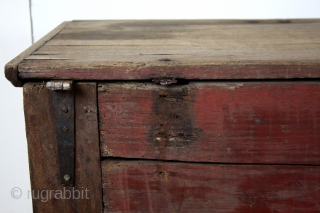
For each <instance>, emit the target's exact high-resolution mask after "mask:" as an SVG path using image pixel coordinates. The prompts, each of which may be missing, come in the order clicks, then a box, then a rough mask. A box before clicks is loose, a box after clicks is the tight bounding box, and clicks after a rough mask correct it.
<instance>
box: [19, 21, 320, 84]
mask: <svg viewBox="0 0 320 213" xmlns="http://www.w3.org/2000/svg"><path fill="white" fill-rule="evenodd" d="M283 22H285V21H282V22H278V21H276V20H269V21H260V22H258V23H256V22H250V21H249V22H248V21H244V20H243V21H242V20H229V21H228V20H222V21H221V20H220V21H219V20H193V21H192V20H184V21H182V20H180V21H173V20H171V21H170V20H167V21H73V22H71V23H69V24H68V25H67V26H66V27H65V28H64V29H63V30H61V31H60V32H59V33H58V34H57V35H56V36H55V37H54V38H53V39H51V40H50V41H48V42H47V43H46V44H45V45H43V46H42V47H41V48H39V49H37V50H36V51H34V52H33V53H32V54H31V55H29V56H28V57H27V58H26V59H25V60H23V61H22V62H21V63H20V64H19V68H18V71H19V76H20V77H21V78H22V79H27V78H43V79H78V80H79V79H97V80H112V79H116V80H124V79H150V78H154V77H164V76H169V77H176V78H188V79H264V78H269V79H270V78H272V79H277V78H318V77H320V21H319V20H292V21H288V22H286V23H283Z"/></svg>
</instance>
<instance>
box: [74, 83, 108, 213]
mask: <svg viewBox="0 0 320 213" xmlns="http://www.w3.org/2000/svg"><path fill="white" fill-rule="evenodd" d="M96 88H97V85H96V83H93V82H92V83H90V82H85V83H84V82H82V83H76V84H75V90H76V93H75V103H76V105H75V125H76V178H77V179H76V182H75V188H77V189H82V190H88V196H87V197H85V198H83V199H78V200H77V201H78V208H79V212H95V213H101V212H102V206H103V203H102V186H101V165H100V149H99V129H98V115H97V112H98V109H97V91H96ZM87 198H88V199H87Z"/></svg>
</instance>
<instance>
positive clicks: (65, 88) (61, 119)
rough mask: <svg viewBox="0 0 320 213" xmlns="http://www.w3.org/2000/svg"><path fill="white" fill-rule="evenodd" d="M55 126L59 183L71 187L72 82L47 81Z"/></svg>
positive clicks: (72, 160) (73, 147)
mask: <svg viewBox="0 0 320 213" xmlns="http://www.w3.org/2000/svg"><path fill="white" fill-rule="evenodd" d="M46 88H47V89H49V90H52V93H51V95H52V107H53V111H54V119H55V126H56V135H57V143H58V155H59V164H60V182H61V184H63V185H73V184H74V179H75V125H74V122H75V121H74V90H73V87H72V81H49V82H47V83H46Z"/></svg>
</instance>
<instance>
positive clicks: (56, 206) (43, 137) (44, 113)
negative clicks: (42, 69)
mask: <svg viewBox="0 0 320 213" xmlns="http://www.w3.org/2000/svg"><path fill="white" fill-rule="evenodd" d="M50 93H51V92H50V91H48V90H47V89H46V88H45V85H44V84H43V85H42V84H41V83H32V82H29V83H25V84H24V86H23V98H24V113H25V121H26V133H27V141H28V155H29V169H30V178H31V189H32V190H33V191H34V196H32V197H31V195H30V199H31V198H33V199H32V203H33V212H35V213H38V212H39V213H40V212H45V213H56V212H70V213H72V212H78V211H77V202H76V200H73V199H54V196H51V198H52V199H46V198H48V197H49V191H50V190H55V192H58V190H61V191H63V190H72V187H69V186H62V185H61V184H60V171H59V158H58V144H57V137H56V127H55V120H54V117H53V111H52V110H53V108H52V107H51V94H50ZM41 193H42V194H43V196H42V197H41ZM46 194H47V196H46ZM54 194H55V193H54ZM42 198H43V199H42Z"/></svg>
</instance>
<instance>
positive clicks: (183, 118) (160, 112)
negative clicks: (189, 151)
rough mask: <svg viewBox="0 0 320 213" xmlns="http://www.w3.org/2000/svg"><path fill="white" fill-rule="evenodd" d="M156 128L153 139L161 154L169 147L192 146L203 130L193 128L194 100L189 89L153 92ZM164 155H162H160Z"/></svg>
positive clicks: (167, 88)
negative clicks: (191, 108) (191, 104)
mask: <svg viewBox="0 0 320 213" xmlns="http://www.w3.org/2000/svg"><path fill="white" fill-rule="evenodd" d="M153 96H154V97H155V99H154V103H153V113H152V114H153V115H154V117H155V118H154V121H155V123H154V126H153V129H152V134H151V135H152V139H150V141H152V142H153V144H154V145H155V147H156V149H157V150H159V151H160V153H162V152H165V149H167V148H169V147H172V148H173V147H186V146H189V145H190V144H192V143H193V142H194V141H195V140H196V139H197V138H198V136H199V134H200V132H201V130H199V129H197V128H195V127H194V126H193V121H194V119H193V114H192V111H191V110H190V104H189V102H190V101H191V99H192V94H191V90H190V88H188V87H182V88H179V87H178V88H172V87H165V86H164V87H163V89H159V90H155V91H154V92H153ZM160 155H162V154H160Z"/></svg>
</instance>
